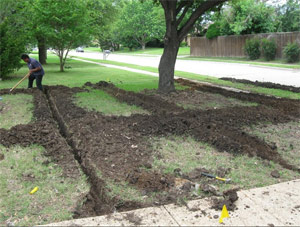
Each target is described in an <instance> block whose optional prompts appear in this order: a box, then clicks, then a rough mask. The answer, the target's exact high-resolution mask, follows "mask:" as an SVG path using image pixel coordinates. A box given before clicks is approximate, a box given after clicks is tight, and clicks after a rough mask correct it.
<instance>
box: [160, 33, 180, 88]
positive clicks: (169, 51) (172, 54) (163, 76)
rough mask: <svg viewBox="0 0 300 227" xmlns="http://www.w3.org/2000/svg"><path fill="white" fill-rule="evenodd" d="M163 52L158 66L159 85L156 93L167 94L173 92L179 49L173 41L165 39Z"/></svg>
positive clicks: (177, 44) (177, 43)
mask: <svg viewBox="0 0 300 227" xmlns="http://www.w3.org/2000/svg"><path fill="white" fill-rule="evenodd" d="M164 45H165V47H164V52H163V55H162V56H161V59H160V63H159V66H158V71H159V84H158V91H159V92H162V93H169V92H172V91H175V86H174V71H175V63H176V58H177V53H178V49H179V42H178V41H176V40H174V38H173V39H168V40H167V39H165V43H164Z"/></svg>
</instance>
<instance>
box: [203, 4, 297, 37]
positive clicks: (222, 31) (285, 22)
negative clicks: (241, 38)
mask: <svg viewBox="0 0 300 227" xmlns="http://www.w3.org/2000/svg"><path fill="white" fill-rule="evenodd" d="M208 18H209V20H208V21H209V23H211V25H210V26H209V27H208V30H207V33H208V34H207V36H208V37H216V36H219V35H243V34H257V33H269V32H291V31H300V0H287V2H286V3H285V4H281V5H280V4H277V5H274V4H273V5H271V4H268V1H262V0H233V1H229V2H228V3H227V4H225V5H224V6H223V7H222V9H221V10H220V11H219V12H216V13H212V12H211V13H210V16H209V17H208ZM209 23H207V24H209ZM201 35H203V33H202V34H201Z"/></svg>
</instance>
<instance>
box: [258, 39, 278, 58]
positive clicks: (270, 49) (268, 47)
mask: <svg viewBox="0 0 300 227" xmlns="http://www.w3.org/2000/svg"><path fill="white" fill-rule="evenodd" d="M261 49H262V52H263V55H264V57H265V59H266V60H267V61H271V60H274V59H275V56H276V42H275V41H274V39H272V40H268V39H263V40H262V41H261Z"/></svg>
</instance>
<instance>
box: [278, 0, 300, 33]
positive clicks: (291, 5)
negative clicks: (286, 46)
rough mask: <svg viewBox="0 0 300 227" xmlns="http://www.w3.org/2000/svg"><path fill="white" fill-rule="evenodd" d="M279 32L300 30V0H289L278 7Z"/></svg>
mask: <svg viewBox="0 0 300 227" xmlns="http://www.w3.org/2000/svg"><path fill="white" fill-rule="evenodd" d="M277 19H278V28H277V31H278V32H293V31H300V0H287V2H286V3H285V4H284V5H279V6H278V7H277Z"/></svg>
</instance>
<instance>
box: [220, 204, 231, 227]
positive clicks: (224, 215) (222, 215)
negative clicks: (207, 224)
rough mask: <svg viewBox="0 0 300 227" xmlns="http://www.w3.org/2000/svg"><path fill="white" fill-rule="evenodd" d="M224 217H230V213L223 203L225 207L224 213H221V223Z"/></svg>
mask: <svg viewBox="0 0 300 227" xmlns="http://www.w3.org/2000/svg"><path fill="white" fill-rule="evenodd" d="M223 218H229V214H228V211H227V208H226V205H225V204H224V205H223V209H222V213H221V217H220V220H219V223H223Z"/></svg>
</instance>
